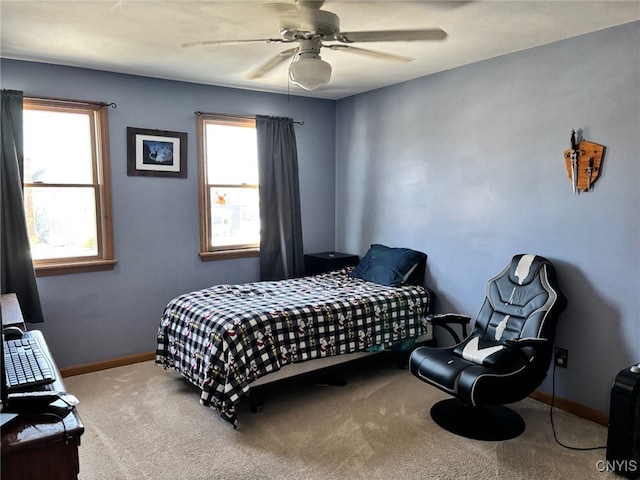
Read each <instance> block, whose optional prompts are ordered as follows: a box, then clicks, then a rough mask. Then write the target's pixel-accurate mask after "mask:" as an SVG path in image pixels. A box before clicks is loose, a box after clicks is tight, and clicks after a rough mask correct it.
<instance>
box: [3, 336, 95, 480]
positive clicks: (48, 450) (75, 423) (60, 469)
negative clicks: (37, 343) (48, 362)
mask: <svg viewBox="0 0 640 480" xmlns="http://www.w3.org/2000/svg"><path fill="white" fill-rule="evenodd" d="M31 334H35V335H39V336H40V335H42V334H41V333H40V332H39V331H37V330H35V331H32V332H31ZM40 340H41V343H42V344H43V345H44V346H45V347H46V342H44V337H40ZM54 367H55V365H54ZM56 370H57V368H56ZM57 373H58V379H57V380H56V381H55V382H54V383H53V385H52V387H53V388H52V389H53V390H55V391H66V389H65V386H64V383H63V382H62V380H61V377H60V372H59V371H58V372H57ZM3 374H4V372H3ZM40 410H42V411H40ZM40 410H38V411H28V412H21V413H20V415H18V416H17V417H16V418H14V419H13V420H11V421H10V422H9V423H7V424H5V425H3V426H2V447H1V448H2V450H1V455H2V464H1V469H2V475H1V480H77V478H78V473H79V471H80V464H79V461H78V447H79V446H80V436H81V435H82V434H83V433H84V425H83V424H82V420H81V419H80V416H79V415H78V412H77V410H76V409H75V408H69V407H66V408H56V407H53V406H51V405H50V406H47V407H43V408H41V409H40ZM7 411H9V412H10V411H12V408H11V405H9V406H8V408H7Z"/></svg>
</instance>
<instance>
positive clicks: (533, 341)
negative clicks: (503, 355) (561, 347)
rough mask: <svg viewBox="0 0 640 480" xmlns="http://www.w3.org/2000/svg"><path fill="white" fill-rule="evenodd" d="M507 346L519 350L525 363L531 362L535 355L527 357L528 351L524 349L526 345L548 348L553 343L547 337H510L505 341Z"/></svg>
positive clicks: (535, 347)
mask: <svg viewBox="0 0 640 480" xmlns="http://www.w3.org/2000/svg"><path fill="white" fill-rule="evenodd" d="M504 344H505V345H506V346H507V348H510V349H512V350H517V351H518V353H519V354H520V356H521V357H522V359H523V360H524V361H525V363H529V362H530V361H531V360H533V357H531V358H529V357H527V355H526V353H525V352H524V351H523V350H522V349H523V348H526V347H533V348H534V349H547V348H551V343H550V342H549V340H548V339H546V338H516V339H513V338H510V339H507V340H505V341H504Z"/></svg>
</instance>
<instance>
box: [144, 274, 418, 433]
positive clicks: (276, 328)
mask: <svg viewBox="0 0 640 480" xmlns="http://www.w3.org/2000/svg"><path fill="white" fill-rule="evenodd" d="M350 270H351V269H343V270H339V271H335V272H330V273H326V274H321V275H316V276H312V277H303V278H296V279H291V280H282V281H271V282H256V283H248V284H244V285H216V286H213V287H210V288H207V289H204V290H199V291H195V292H191V293H186V294H184V295H181V296H179V297H177V298H175V299H173V300H172V301H171V302H170V303H169V304H168V305H167V306H166V308H165V310H164V313H163V315H162V318H161V324H160V327H159V330H158V343H157V350H156V360H155V361H156V364H160V365H163V366H165V367H166V368H174V369H176V370H177V371H178V372H180V373H181V374H182V375H183V376H184V377H186V378H187V379H188V380H189V381H190V382H192V383H193V384H194V385H196V386H198V387H199V388H201V389H202V394H201V397H200V403H202V404H203V405H206V406H210V407H213V408H215V409H217V410H219V411H220V412H221V415H222V417H223V418H225V419H226V420H228V421H230V422H231V423H232V424H233V425H234V427H235V426H237V417H236V414H235V405H236V404H237V403H238V402H239V400H240V398H241V397H242V396H243V395H245V394H247V393H248V392H249V384H250V383H251V382H253V381H254V380H256V379H258V378H260V377H262V376H263V375H266V374H268V373H271V372H274V371H277V370H279V369H280V368H281V367H282V366H284V365H287V364H290V363H294V362H302V361H306V360H312V359H315V358H320V357H326V356H332V355H340V354H345V353H352V352H361V351H366V350H371V349H372V348H376V347H377V348H380V347H389V346H391V345H393V344H394V343H396V342H399V341H402V340H403V339H410V338H415V337H417V336H420V335H422V334H424V333H426V332H427V328H428V327H427V324H426V321H425V320H424V317H425V316H426V315H427V314H428V313H430V311H431V297H430V293H429V291H428V290H427V289H425V288H423V287H416V286H402V287H386V286H383V285H378V284H376V283H371V282H366V281H364V280H360V279H357V278H351V277H349V276H348V272H349V271H350Z"/></svg>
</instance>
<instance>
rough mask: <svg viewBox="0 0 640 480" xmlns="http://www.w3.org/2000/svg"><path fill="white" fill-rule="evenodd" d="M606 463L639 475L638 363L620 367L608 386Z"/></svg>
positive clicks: (626, 473) (629, 474)
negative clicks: (611, 384) (609, 396)
mask: <svg viewBox="0 0 640 480" xmlns="http://www.w3.org/2000/svg"><path fill="white" fill-rule="evenodd" d="M606 467H607V469H608V470H613V471H614V472H616V473H617V474H619V475H622V476H624V477H627V478H638V477H640V364H639V365H634V366H632V367H630V368H625V369H624V370H622V371H621V372H620V373H619V374H618V376H617V377H616V380H615V381H614V382H613V387H612V388H611V406H610V412H609V431H608V434H607V464H606Z"/></svg>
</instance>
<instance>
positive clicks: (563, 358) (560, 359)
mask: <svg viewBox="0 0 640 480" xmlns="http://www.w3.org/2000/svg"><path fill="white" fill-rule="evenodd" d="M555 362H556V367H560V368H567V364H568V363H569V351H568V350H567V349H566V348H560V347H556V355H555Z"/></svg>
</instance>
